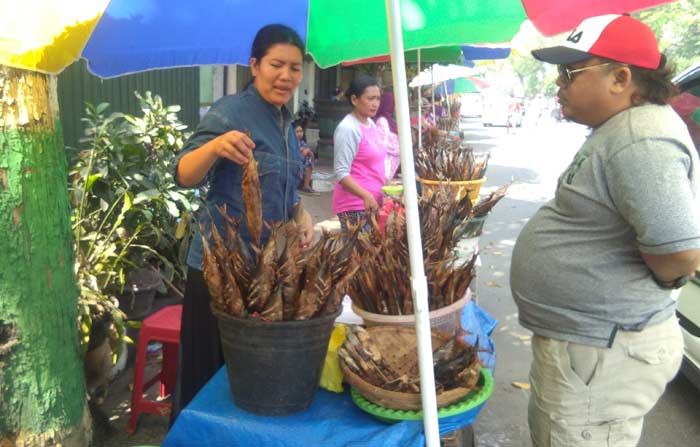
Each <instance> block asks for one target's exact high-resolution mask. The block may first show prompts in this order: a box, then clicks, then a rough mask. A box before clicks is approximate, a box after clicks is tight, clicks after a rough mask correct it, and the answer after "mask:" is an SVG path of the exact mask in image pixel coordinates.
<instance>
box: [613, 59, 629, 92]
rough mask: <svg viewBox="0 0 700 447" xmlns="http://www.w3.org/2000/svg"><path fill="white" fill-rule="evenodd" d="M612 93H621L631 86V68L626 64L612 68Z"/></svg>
mask: <svg viewBox="0 0 700 447" xmlns="http://www.w3.org/2000/svg"><path fill="white" fill-rule="evenodd" d="M612 75H613V84H612V86H611V89H612V91H613V93H622V92H624V91H625V90H627V89H628V88H630V87H631V86H632V70H630V68H629V67H628V66H627V65H623V66H620V67H615V68H614V69H613V73H612Z"/></svg>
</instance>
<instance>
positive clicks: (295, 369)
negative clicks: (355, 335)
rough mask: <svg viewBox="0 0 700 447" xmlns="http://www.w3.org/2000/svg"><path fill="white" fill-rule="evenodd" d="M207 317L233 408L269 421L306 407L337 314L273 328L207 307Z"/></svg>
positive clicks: (315, 382)
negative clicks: (215, 330) (214, 329)
mask: <svg viewBox="0 0 700 447" xmlns="http://www.w3.org/2000/svg"><path fill="white" fill-rule="evenodd" d="M212 312H213V313H214V316H216V318H217V320H218V322H219V334H220V336H221V349H222V351H223V354H224V360H225V361H226V370H227V372H228V381H229V384H230V386H231V393H232V395H233V401H234V402H235V404H236V405H237V406H238V407H239V408H241V409H243V410H245V411H249V412H251V413H255V414H261V415H269V416H275V415H284V414H290V413H296V412H299V411H303V410H305V409H306V408H308V407H309V405H311V402H312V401H313V398H314V396H315V394H316V390H317V389H318V381H319V378H320V377H321V370H322V368H323V361H324V359H325V357H326V352H327V350H328V340H329V339H330V336H331V332H332V331H333V322H334V321H335V319H336V317H337V316H338V315H340V310H338V312H336V313H335V314H332V315H324V316H321V317H318V318H312V319H310V320H300V321H278V322H265V321H261V320H256V319H247V318H236V317H232V316H230V315H227V314H223V313H220V312H218V311H217V310H216V309H214V308H213V307H212Z"/></svg>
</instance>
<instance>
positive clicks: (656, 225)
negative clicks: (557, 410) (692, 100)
mask: <svg viewBox="0 0 700 447" xmlns="http://www.w3.org/2000/svg"><path fill="white" fill-rule="evenodd" d="M699 163H700V161H699V160H698V155H697V152H696V150H695V148H694V146H693V143H692V142H691V140H690V136H689V135H688V131H687V129H686V128H685V126H684V124H683V122H682V121H681V119H680V118H679V117H678V115H676V113H675V112H674V111H673V110H672V109H671V108H670V107H668V106H657V105H651V104H648V105H643V106H638V107H633V108H630V109H627V110H625V111H623V112H620V113H619V114H617V115H615V116H614V117H612V118H611V119H609V120H608V121H607V122H606V123H604V124H603V125H602V126H600V127H599V128H597V129H595V130H594V131H593V132H592V133H591V135H590V136H589V137H588V139H587V141H586V142H585V144H584V145H583V146H582V147H581V149H580V150H579V151H578V153H577V154H576V156H575V157H574V160H573V161H572V163H571V164H570V165H569V167H568V168H567V169H566V171H564V173H563V174H562V175H561V177H560V178H559V184H558V187H557V190H556V193H555V196H554V199H552V200H551V201H549V202H548V203H546V204H545V205H544V206H543V207H542V208H541V209H540V210H539V211H538V212H537V213H536V214H535V215H534V216H533V218H532V219H531V220H530V221H529V222H528V223H527V225H525V227H524V228H523V230H522V232H521V233H520V235H519V237H518V240H517V242H516V244H515V247H514V249H513V258H512V264H511V272H510V281H511V289H512V292H513V297H514V299H515V302H516V304H517V306H518V310H519V318H520V322H521V324H522V325H523V326H525V327H527V328H528V329H530V330H532V331H533V332H535V333H536V334H539V335H542V336H545V337H550V338H555V339H560V340H568V341H572V342H577V343H584V344H589V345H594V346H601V347H602V346H607V345H608V344H610V343H612V340H613V339H614V335H615V332H616V330H617V329H618V328H619V329H623V330H638V329H641V328H643V327H644V326H646V325H648V324H655V323H658V322H661V321H664V320H666V319H667V318H669V317H671V316H672V315H673V313H674V310H675V302H674V300H673V299H672V297H671V292H670V291H669V290H665V289H662V288H660V287H659V286H658V285H657V284H656V283H655V282H654V280H653V279H652V275H651V271H650V270H649V268H648V267H647V266H646V264H645V263H644V261H643V260H642V258H641V256H640V251H642V252H645V253H649V254H668V253H675V252H678V251H682V250H688V249H695V248H700V202H699V199H698V193H699V192H700V177H699V174H700V171H698V169H699Z"/></svg>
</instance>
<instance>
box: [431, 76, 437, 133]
mask: <svg viewBox="0 0 700 447" xmlns="http://www.w3.org/2000/svg"><path fill="white" fill-rule="evenodd" d="M433 68H435V64H433V65H431V66H430V99H431V101H432V103H433V121H434V122H435V123H437V116H435V73H433Z"/></svg>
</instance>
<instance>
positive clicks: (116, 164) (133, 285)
mask: <svg viewBox="0 0 700 447" xmlns="http://www.w3.org/2000/svg"><path fill="white" fill-rule="evenodd" d="M137 97H138V98H139V100H140V101H141V105H142V110H143V111H144V115H143V116H142V117H135V116H131V115H126V114H122V113H111V114H107V110H108V108H109V105H108V104H100V105H98V106H96V107H95V106H92V105H90V104H88V105H87V107H86V116H85V118H83V121H84V122H85V123H86V130H85V138H83V140H81V142H82V143H83V144H85V146H84V148H83V149H82V150H73V151H69V153H70V154H71V155H72V157H71V159H70V160H69V163H70V165H71V169H70V179H69V181H70V193H71V202H72V205H73V210H72V215H71V220H72V228H73V235H74V241H75V262H76V264H75V270H76V277H77V279H78V283H79V287H80V298H79V321H78V322H79V333H80V336H81V343H82V345H83V348H84V350H85V351H86V352H91V350H90V348H96V349H97V348H100V347H102V348H104V342H103V340H104V339H105V338H106V339H107V340H108V343H109V345H110V348H111V351H110V355H111V358H112V360H113V361H116V357H117V355H118V354H119V352H120V351H121V347H122V346H123V342H124V341H126V340H128V337H126V335H125V334H126V330H125V329H126V321H127V318H142V317H144V316H145V315H147V314H148V312H149V311H150V304H149V303H152V300H153V294H154V293H155V289H161V290H163V287H164V286H163V281H161V278H162V279H165V280H166V281H165V282H167V283H168V284H173V283H179V282H180V281H181V280H182V278H183V277H184V272H185V271H186V270H185V267H184V253H186V250H187V246H186V245H187V243H188V236H189V234H190V231H189V228H190V223H191V222H190V221H191V220H192V218H191V216H192V213H193V212H194V211H195V210H196V208H197V207H196V205H194V203H195V198H194V194H188V193H183V192H179V191H177V190H176V185H175V182H174V179H173V174H172V163H173V160H174V157H175V156H176V153H177V152H178V151H179V149H180V148H181V146H182V143H183V141H184V140H185V139H186V134H185V133H184V129H185V126H184V125H183V124H182V123H180V122H179V121H178V120H177V115H176V112H177V111H178V110H179V107H177V106H171V107H164V106H163V104H162V100H161V99H160V97H158V96H152V95H151V94H150V93H146V95H144V96H141V95H139V94H138V93H137ZM144 289H150V290H149V291H148V293H147V294H146V295H144V294H142V293H141V292H143V291H144ZM119 297H121V298H122V299H121V300H119ZM132 310H136V311H137V313H136V314H131V313H130V314H126V315H125V313H124V311H132ZM97 323H99V324H97ZM98 363H99V362H98Z"/></svg>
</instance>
